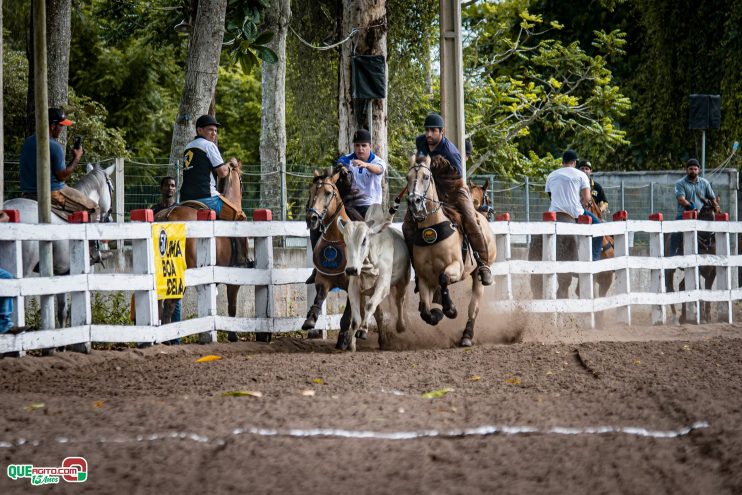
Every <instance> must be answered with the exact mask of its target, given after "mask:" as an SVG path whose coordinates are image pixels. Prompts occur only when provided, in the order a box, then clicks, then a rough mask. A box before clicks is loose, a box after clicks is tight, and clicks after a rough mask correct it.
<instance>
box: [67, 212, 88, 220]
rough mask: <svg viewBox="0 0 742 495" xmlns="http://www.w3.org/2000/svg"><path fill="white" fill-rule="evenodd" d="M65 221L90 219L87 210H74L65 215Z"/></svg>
mask: <svg viewBox="0 0 742 495" xmlns="http://www.w3.org/2000/svg"><path fill="white" fill-rule="evenodd" d="M67 221H68V222H69V223H88V222H89V221H90V220H89V218H88V212H87V211H76V212H74V213H70V216H68V217H67Z"/></svg>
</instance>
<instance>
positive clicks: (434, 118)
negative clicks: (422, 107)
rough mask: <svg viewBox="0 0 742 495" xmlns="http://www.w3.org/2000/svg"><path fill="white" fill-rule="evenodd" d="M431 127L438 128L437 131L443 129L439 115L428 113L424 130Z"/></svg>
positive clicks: (441, 118)
mask: <svg viewBox="0 0 742 495" xmlns="http://www.w3.org/2000/svg"><path fill="white" fill-rule="evenodd" d="M431 127H433V128H438V129H443V127H444V125H443V117H441V116H440V115H439V114H437V113H435V112H434V113H429V114H428V116H427V117H425V128H426V129H429V128H431Z"/></svg>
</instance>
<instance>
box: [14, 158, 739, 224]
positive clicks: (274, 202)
mask: <svg viewBox="0 0 742 495" xmlns="http://www.w3.org/2000/svg"><path fill="white" fill-rule="evenodd" d="M99 163H100V164H101V166H104V167H105V166H108V165H110V164H112V163H113V159H108V160H103V161H102V162H99ZM316 168H317V169H319V168H323V167H317V166H314V165H311V164H310V165H300V164H291V165H287V166H286V169H287V171H286V173H285V175H283V174H282V173H281V172H280V171H272V172H269V173H263V172H261V167H260V165H245V164H243V165H242V179H243V195H242V207H243V209H244V210H245V211H246V212H247V214H248V218H252V212H253V211H254V210H255V209H259V208H270V209H272V210H274V218H276V219H281V218H286V219H287V220H303V219H304V211H305V208H306V204H307V200H308V191H309V185H310V184H311V178H312V171H313V170H314V169H316ZM606 174H607V173H606ZM606 174H604V175H606ZM165 176H172V177H174V178H176V183H177V184H178V186H180V166H179V164H178V163H168V162H167V160H145V159H136V158H134V159H126V160H125V161H124V184H125V191H124V211H125V212H127V213H128V212H130V211H131V210H134V209H139V208H149V207H150V206H152V205H154V204H156V203H158V202H159V201H160V187H159V184H160V180H161V179H162V178H163V177H165ZM712 179H713V178H712ZM270 180H273V181H274V182H276V183H278V184H280V186H279V187H280V189H281V190H285V198H282V197H280V196H279V197H270V198H264V199H263V200H261V196H260V192H261V187H262V185H263V184H264V183H267V182H268V181H270ZM486 180H489V189H488V194H489V197H490V201H491V204H492V206H493V208H494V209H495V211H496V212H498V213H503V212H509V213H510V218H511V220H513V221H519V222H523V221H540V220H541V214H542V213H543V212H544V211H547V210H548V209H549V197H548V195H547V194H546V193H545V192H544V184H543V183H539V182H532V181H529V180H528V179H525V180H523V181H520V182H510V181H501V180H498V179H497V176H494V175H475V176H473V177H471V181H473V182H474V183H475V184H478V185H483V184H484V182H485V181H486ZM4 181H5V197H6V199H10V198H14V197H17V196H19V195H20V187H19V162H18V161H12V160H11V161H6V162H5V177H4ZM598 181H599V182H600V178H598ZM405 185H406V177H405V176H404V175H403V174H401V173H400V172H398V171H396V170H391V169H390V170H389V177H388V195H389V198H394V197H395V196H396V195H397V194H398V193H399V192H400V191H401V190H402V189H403V187H404V186H405ZM603 190H604V191H605V194H606V196H607V198H608V203H609V207H610V210H611V211H618V210H627V211H628V212H629V218H632V219H646V218H647V217H648V215H649V214H650V213H655V212H661V213H663V215H664V216H665V218H667V219H674V218H675V215H676V208H677V202H676V200H675V194H674V186H673V185H672V184H664V183H659V182H649V183H645V184H642V185H639V186H636V185H631V186H629V185H626V186H624V185H623V183H622V185H621V186H605V185H604V186H603ZM283 194H284V193H282V194H281V196H283ZM720 197H721V207H722V210H723V211H728V212H736V211H737V210H736V199H737V198H736V195H734V196H733V195H731V194H726V195H724V194H721V195H720ZM390 200H391V199H390ZM281 204H284V205H285V217H282V216H281V214H282V212H281ZM405 212H406V204H405V202H404V201H403V203H402V205H401V206H400V209H399V211H398V212H397V215H396V216H395V221H401V220H402V219H403V218H404V215H405ZM730 216H732V218H734V216H733V215H730Z"/></svg>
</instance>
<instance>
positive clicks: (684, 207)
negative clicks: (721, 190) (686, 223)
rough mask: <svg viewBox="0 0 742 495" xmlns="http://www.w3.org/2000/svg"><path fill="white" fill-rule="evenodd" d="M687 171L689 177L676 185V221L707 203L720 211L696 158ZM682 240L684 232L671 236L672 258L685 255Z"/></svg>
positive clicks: (692, 160) (686, 166)
mask: <svg viewBox="0 0 742 495" xmlns="http://www.w3.org/2000/svg"><path fill="white" fill-rule="evenodd" d="M685 171H686V172H687V175H686V176H685V177H683V178H682V179H680V180H679V181H677V182H676V183H675V198H676V199H677V202H678V206H677V214H676V216H675V219H676V220H681V219H682V218H683V212H684V211H692V210H700V209H701V208H703V204H704V202H705V201H711V202H712V203H713V204H714V206H715V207H716V209H718V208H719V202H718V200H717V198H716V193H714V190H713V189H712V188H711V183H710V182H709V181H707V180H706V179H704V178H703V177H699V176H698V173H699V172H700V171H701V165H700V164H699V163H698V160H696V159H695V158H691V159H690V160H688V162H687V163H686V165H685ZM682 239H683V233H682V232H673V234H672V235H671V236H670V256H676V255H681V254H683V253H681V252H680V251H681V242H682Z"/></svg>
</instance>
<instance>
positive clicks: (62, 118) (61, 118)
mask: <svg viewBox="0 0 742 495" xmlns="http://www.w3.org/2000/svg"><path fill="white" fill-rule="evenodd" d="M72 123H73V122H72V121H71V120H69V119H68V118H67V116H66V115H65V114H64V110H62V109H61V108H50V109H49V125H52V124H59V125H63V126H71V125H72Z"/></svg>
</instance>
